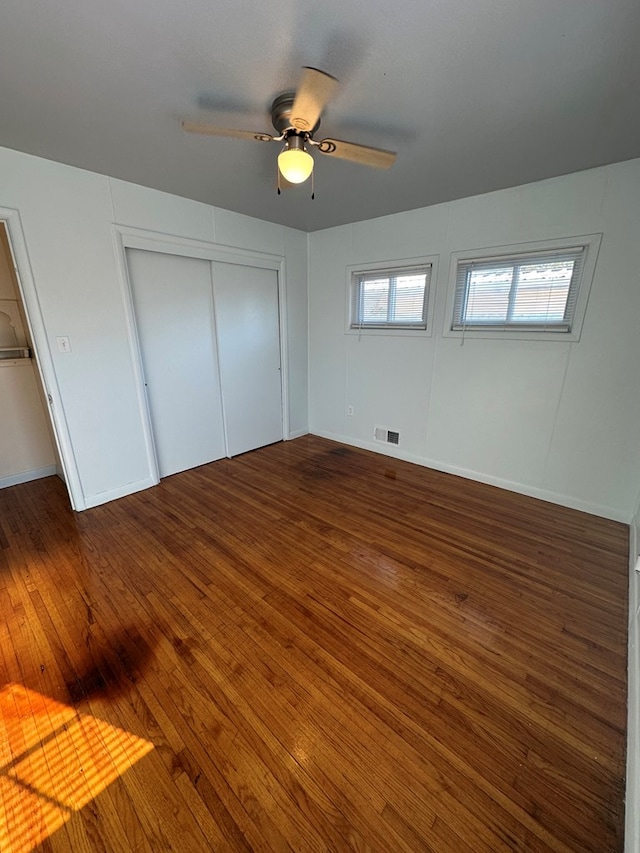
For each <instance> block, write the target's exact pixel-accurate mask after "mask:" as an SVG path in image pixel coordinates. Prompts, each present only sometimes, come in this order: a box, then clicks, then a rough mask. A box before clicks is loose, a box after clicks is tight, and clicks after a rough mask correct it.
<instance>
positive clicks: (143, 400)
mask: <svg viewBox="0 0 640 853" xmlns="http://www.w3.org/2000/svg"><path fill="white" fill-rule="evenodd" d="M113 239H114V243H115V247H116V256H117V260H118V270H119V275H120V282H121V291H122V300H123V306H124V313H125V320H126V327H127V336H128V342H129V349H130V351H131V360H132V363H133V367H134V374H135V376H134V378H135V387H136V394H137V399H138V408H139V412H140V420H141V423H142V427H143V432H144V441H145V448H146V455H147V464H148V466H149V474H150V478H151V479H152V480H153V483H154V484H158V483H159V482H160V474H159V470H158V462H157V460H156V453H155V445H154V439H153V430H152V426H151V413H150V411H149V406H148V402H147V394H146V391H145V384H144V372H143V366H142V349H141V346H140V340H139V338H138V330H137V326H136V319H135V311H134V303H133V294H132V289H131V282H130V279H129V270H128V267H127V259H126V250H127V249H142V250H143V251H150V252H159V253H161V254H168V255H181V256H183V257H187V258H198V259H201V260H206V261H220V262H222V263H227V264H238V265H240V266H248V267H257V268H258V269H268V270H275V271H276V273H277V275H278V312H279V319H280V359H281V368H282V369H281V371H280V381H281V394H282V426H283V438H284V439H285V440H286V439H288V438H289V398H288V376H287V372H288V358H287V335H286V329H287V317H286V310H287V300H286V276H285V260H284V258H283V257H282V256H281V255H271V254H266V253H263V252H253V251H250V250H248V249H235V248H233V247H230V246H218V245H216V244H215V243H207V242H203V241H200V240H189V239H187V238H185V237H176V236H174V235H171V234H162V233H158V232H150V231H145V230H143V229H140V228H132V227H128V226H122V225H114V226H113ZM214 310H215V305H214Z"/></svg>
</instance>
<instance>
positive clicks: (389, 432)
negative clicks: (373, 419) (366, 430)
mask: <svg viewBox="0 0 640 853" xmlns="http://www.w3.org/2000/svg"><path fill="white" fill-rule="evenodd" d="M373 437H374V439H375V440H376V441H380V442H382V443H383V444H400V433H399V432H398V431H397V430H394V429H388V428H387V427H383V426H377V427H374V428H373Z"/></svg>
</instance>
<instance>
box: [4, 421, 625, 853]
mask: <svg viewBox="0 0 640 853" xmlns="http://www.w3.org/2000/svg"><path fill="white" fill-rule="evenodd" d="M627 536H628V530H627V528H626V527H625V526H624V525H621V524H617V523H614V522H611V521H606V520H603V519H599V518H596V517H594V516H590V515H586V514H583V513H580V512H576V511H573V510H568V509H564V508H560V507H557V506H554V505H552V504H548V503H544V502H541V501H536V500H533V499H530V498H526V497H523V496H521V495H516V494H512V493H509V492H505V491H501V490H499V489H496V488H492V487H489V486H484V485H481V484H478V483H473V482H470V481H467V480H463V479H460V478H457V477H453V476H450V475H446V474H442V473H438V472H434V471H430V470H428V469H424V468H420V467H417V466H413V465H410V464H408V463H403V462H399V461H396V460H393V459H389V458H386V457H381V456H377V455H375V454H371V453H368V452H366V451H360V450H357V449H353V448H348V447H345V446H342V445H339V444H335V443H333V442H329V441H325V440H323V439H319V438H315V437H311V436H305V437H303V438H300V439H296V440H295V441H292V442H287V443H282V444H277V445H273V446H271V447H268V448H264V449H262V450H258V451H254V452H252V453H249V454H246V455H244V456H241V457H238V458H236V459H233V460H222V461H220V462H216V463H213V464H211V465H207V466H203V467H201V468H198V469H195V470H193V471H189V472H186V473H184V474H178V475H175V476H173V477H169V478H167V479H166V480H164V481H163V482H162V483H161V485H160V486H158V487H156V488H154V489H151V490H147V491H144V492H141V493H139V494H136V495H133V496H130V497H127V498H123V499H121V500H119V501H115V502H113V503H110V504H108V505H106V506H102V507H98V508H96V509H93V510H89V511H87V512H84V513H81V514H74V513H73V512H72V511H71V510H70V509H69V506H68V501H67V499H66V495H65V491H64V486H63V485H62V483H61V482H60V481H59V480H57V479H56V478H49V479H46V480H41V481H37V482H33V483H26V484H23V485H20V486H15V487H12V488H9V489H5V490H3V491H0V607H1V609H2V627H1V630H2V635H1V649H2V652H1V654H0V668H1V676H2V678H1V683H0V689H2V688H3V687H4V686H6V685H19V686H20V687H21V688H25V689H26V691H31V692H29V693H25V694H24V695H25V696H31V697H33V696H34V695H36V694H37V695H38V696H40V697H44V699H43V700H42V701H43V702H44V703H45V704H44V705H43V708H45V709H46V708H55V709H58V710H57V713H58V712H60V711H59V709H60V708H61V707H63V706H64V707H68V708H70V709H72V712H73V714H74V715H76V717H77V719H79V720H81V721H84V723H83V725H84V726H85V729H86V730H87V731H89V730H90V729H91V730H92V727H91V726H90V725H89V724H88V723H87V719H91V718H94V717H95V718H96V719H97V720H100V721H104V723H106V724H108V728H106V729H104V731H118V732H125V733H127V737H128V738H129V739H130V742H131V743H134V742H135V743H146V742H150V743H152V744H153V749H152V750H151V751H150V752H147V753H145V754H144V755H143V753H142V752H139V754H137V755H135V756H134V755H133V752H131V754H128V753H127V749H128V747H118V749H119V750H120V752H119V754H118V755H116V754H115V753H114V752H113V744H111V743H110V742H107V741H110V737H109V736H106V735H98V736H97V737H98V740H99V739H100V737H102V738H103V740H104V742H103V743H99V744H97V746H96V749H97V752H96V753H95V754H93V755H92V756H91V766H92V767H94V768H96V767H97V768H98V769H100V768H102V771H103V773H104V778H105V779H106V778H108V779H109V780H111V779H113V780H114V781H110V783H109V784H106V785H104V786H103V787H100V785H99V784H98V782H97V781H96V779H99V777H96V778H94V780H93V781H91V780H90V779H89V778H88V777H87V780H86V785H88V786H89V790H90V793H91V794H92V795H93V799H91V800H90V802H89V803H88V804H84V805H82V806H81V807H80V808H79V809H77V810H74V809H73V808H72V807H70V808H69V809H68V810H67V812H65V821H64V824H63V825H62V826H59V827H58V825H57V824H56V823H55V820H53V818H47V814H48V812H47V809H43V810H41V811H40V812H38V807H37V801H38V798H39V797H40V798H41V796H42V791H41V790H36V791H33V790H29V791H27V790H26V789H25V791H24V793H23V795H22V804H21V805H18V806H16V802H15V787H14V788H12V790H11V796H9V793H8V789H7V791H5V786H6V785H9V786H11V785H13V784H14V782H13V781H12V780H13V776H14V771H15V768H16V766H18V762H19V761H20V760H22V761H24V762H25V763H24V764H23V765H21V766H24V767H27V766H29V767H31V768H37V767H40V765H44V761H43V760H42V759H41V756H40V754H39V753H38V749H40V747H41V745H40V744H36V745H35V746H33V745H32V750H31V751H29V750H28V749H27V747H28V744H26V741H25V738H28V737H31V739H32V740H33V737H34V735H33V734H31V735H29V732H32V731H35V728H34V723H33V720H32V721H31V723H30V722H29V719H27V718H28V717H29V714H27V713H24V712H23V714H22V717H21V718H20V719H21V726H22V728H21V729H20V732H17V731H15V721H14V719H13V716H11V714H13V711H12V710H11V708H9V705H8V704H6V703H5V707H4V708H3V710H2V713H3V718H2V719H3V720H4V723H3V724H4V725H5V726H8V725H9V724H10V723H11V725H13V726H14V729H12V731H13V732H14V734H13V735H12V739H11V749H10V750H9V752H7V750H6V748H5V751H4V752H3V762H4V763H3V774H2V777H1V781H2V786H0V792H1V793H2V795H3V797H5V809H4V812H0V818H1V819H2V820H4V825H5V831H6V832H8V835H7V837H8V838H10V837H11V822H12V821H13V822H14V824H16V823H19V822H20V821H23V822H26V823H27V824H29V826H30V827H31V831H35V830H33V827H34V826H36V825H38V826H39V827H40V828H39V830H38V831H39V832H40V836H39V840H40V841H41V848H40V849H42V850H46V851H53V853H55V852H56V851H74V853H82V851H102V850H104V851H110V853H114V851H115V853H117V851H130V850H135V851H154V853H155V851H160V850H173V851H188V853H197V851H208V850H216V851H218V850H220V851H225V850H226V851H236V850H238V851H243V850H244V851H248V850H264V851H268V850H278V851H280V850H295V851H321V850H332V851H338V850H356V851H416V850H425V851H433V853H442V851H445V853H448V851H452V853H463V851H492V853H495V851H513V850H528V851H556V853H568V851H581V853H582V852H583V851H593V853H603V851H619V850H622V844H623V840H622V831H623V830H622V827H623V810H624V789H623V780H624V758H625V713H626V705H625V698H626V624H627V610H626V608H627V605H626V599H627V596H626V583H627V570H626V567H627ZM16 690H17V688H15V689H14V690H13V692H12V693H7V694H6V695H7V696H9V695H11V696H12V697H13V699H12V701H13V702H14V704H15V703H16V702H18V699H16V698H15V697H19V696H21V695H22V694H19V693H18V692H16ZM47 700H49V705H47V704H46V702H47ZM20 701H21V700H20ZM25 701H26V700H25ZM38 701H39V700H38ZM35 704H38V703H37V702H35V700H32V705H35ZM40 712H42V708H41V709H40ZM40 712H37V710H36V709H35V708H34V709H33V711H32V716H33V718H34V719H35V717H36V716H37V715H38V713H40ZM30 713H31V712H30ZM48 713H49V720H50V722H51V725H53V722H52V721H53V716H52V712H50V711H49V712H48ZM60 713H66V712H60ZM10 718H11V719H10ZM38 719H40V720H41V719H42V714H41V713H40V717H39V718H38ZM41 725H42V724H41ZM58 728H59V729H60V731H61V730H62V729H61V727H58ZM38 731H39V733H38V735H37V737H36V739H37V738H40V740H41V741H46V742H47V744H48V745H47V748H46V755H47V756H48V757H47V761H48V762H49V766H50V769H51V770H52V772H53V767H52V766H51V765H52V764H53V763H54V762H57V761H61V762H64V761H67V760H68V756H67V753H65V749H68V747H66V746H65V744H66V743H67V742H68V735H65V738H66V739H63V737H62V735H61V734H57V733H56V732H53V734H49V735H48V734H47V732H46V731H44V730H38ZM56 731H57V730H56ZM100 731H103V730H102V729H101V730H100ZM94 737H95V736H94ZM119 737H120V736H119ZM51 738H53V739H54V740H53V741H51ZM122 738H124V735H123V736H122V737H121V738H120V740H122ZM138 739H139V740H138ZM122 742H123V743H129V740H126V738H125V739H124V740H122ZM118 743H120V741H118ZM42 748H43V749H44V747H42ZM82 748H83V749H84V747H82ZM25 749H26V752H25ZM56 750H57V751H56ZM78 750H79V748H78V747H76V752H78ZM43 754H45V753H43ZM141 755H142V757H140V756H141ZM25 756H26V757H25ZM65 756H67V757H65ZM96 756H97V757H96ZM81 757H82V756H80V757H79V756H78V755H76V756H75V758H74V761H75V763H73V764H70V765H69V767H70V768H76V769H75V770H74V769H69V771H68V772H69V774H73V773H76V772H79V771H78V770H77V767H78V761H80V758H81ZM84 761H85V764H87V762H88V761H89V759H88V758H85V759H84ZM123 762H124V763H123ZM80 763H81V764H82V761H80ZM87 766H88V764H87ZM114 767H115V768H116V769H117V772H115V771H114ZM107 770H108V772H107ZM82 772H87V770H86V767H85V766H84V765H83V767H82ZM114 777H115V778H114ZM7 780H8V781H7ZM69 781H70V783H71V782H72V781H73V780H69ZM49 784H51V783H50V781H49ZM42 786H43V789H44V788H45V781H44V780H43V783H42ZM85 787H86V786H85ZM73 790H76V788H73ZM77 790H80V789H79V788H77ZM5 795H6V796H5ZM54 799H55V797H54V796H53V794H51V793H50V795H49V800H51V801H53V800H54ZM7 802H9V803H10V807H8V806H7V805H6V803H7ZM47 802H49V801H47ZM82 802H84V801H82ZM47 820H49V821H50V824H51V825H50V827H49V829H50V830H51V831H49V829H48V828H47V823H46V821H47ZM3 849H4V848H3ZM7 849H8V850H10V849H11V848H9V847H8V848H7ZM15 849H16V850H17V849H18V847H17V846H15Z"/></svg>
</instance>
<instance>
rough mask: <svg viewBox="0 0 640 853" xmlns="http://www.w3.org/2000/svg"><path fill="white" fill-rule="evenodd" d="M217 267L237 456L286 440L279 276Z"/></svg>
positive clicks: (223, 367) (228, 414) (227, 398)
mask: <svg viewBox="0 0 640 853" xmlns="http://www.w3.org/2000/svg"><path fill="white" fill-rule="evenodd" d="M212 267H213V291H214V301H215V306H216V329H217V335H218V355H219V359H220V377H221V381H222V396H223V401H224V419H225V426H226V430H227V452H228V454H229V456H237V455H238V454H239V453H245V452H246V451H247V450H254V449H255V448H256V447H263V446H264V445H265V444H273V442H275V441H281V440H282V384H281V376H280V316H279V310H278V274H277V272H276V271H275V270H265V269H258V268H257V267H249V266H241V265H240V264H227V263H219V262H214V263H213V264H212Z"/></svg>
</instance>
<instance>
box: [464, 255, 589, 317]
mask: <svg viewBox="0 0 640 853" xmlns="http://www.w3.org/2000/svg"><path fill="white" fill-rule="evenodd" d="M585 255H586V248H585V247H584V246H574V247H569V248H564V249H560V250H554V251H543V252H535V253H531V254H522V255H506V256H505V255H503V256H498V257H494V258H478V259H468V260H460V261H458V267H457V273H456V286H455V297H454V309H453V322H452V326H451V328H452V330H465V329H491V330H504V331H508V330H509V329H517V330H519V331H549V332H570V331H571V328H572V323H573V317H574V313H575V309H576V302H577V299H578V291H579V287H580V281H581V278H582V269H583V265H584V258H585Z"/></svg>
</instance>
